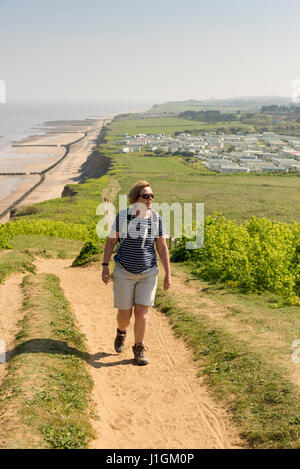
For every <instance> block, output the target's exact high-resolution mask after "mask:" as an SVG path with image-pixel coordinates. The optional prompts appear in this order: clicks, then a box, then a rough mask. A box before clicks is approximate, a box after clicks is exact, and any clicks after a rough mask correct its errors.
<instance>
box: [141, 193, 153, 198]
mask: <svg viewBox="0 0 300 469" xmlns="http://www.w3.org/2000/svg"><path fill="white" fill-rule="evenodd" d="M140 197H143V199H150V197H151V199H154V194H142V195H140Z"/></svg>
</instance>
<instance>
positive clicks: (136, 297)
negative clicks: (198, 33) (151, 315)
mask: <svg viewBox="0 0 300 469" xmlns="http://www.w3.org/2000/svg"><path fill="white" fill-rule="evenodd" d="M157 274H158V268H157V266H154V267H152V269H150V270H148V271H147V272H142V273H141V274H133V273H131V272H128V270H126V269H124V267H122V266H121V265H120V264H118V263H117V262H116V265H115V269H114V275H113V290H114V308H118V309H130V308H132V306H133V305H135V304H138V305H146V306H153V305H154V299H155V293H156V288H157Z"/></svg>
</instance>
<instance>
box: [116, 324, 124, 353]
mask: <svg viewBox="0 0 300 469" xmlns="http://www.w3.org/2000/svg"><path fill="white" fill-rule="evenodd" d="M125 338H126V332H120V331H119V329H117V335H116V338H115V343H114V346H115V351H116V352H117V353H121V352H123V349H124V344H125Z"/></svg>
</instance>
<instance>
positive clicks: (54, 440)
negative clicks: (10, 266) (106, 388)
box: [0, 274, 93, 449]
mask: <svg viewBox="0 0 300 469" xmlns="http://www.w3.org/2000/svg"><path fill="white" fill-rule="evenodd" d="M22 288H23V291H24V304H23V313H24V319H22V321H21V322H20V332H19V334H18V335H17V340H16V344H15V348H14V350H13V351H10V352H9V353H8V357H9V369H8V373H7V375H6V377H5V378H4V381H3V385H2V387H1V395H0V415H1V423H2V426H1V430H0V442H1V447H2V448H33V449H34V448H41V449H43V448H52V449H79V448H86V447H87V446H88V442H89V441H90V439H91V438H92V437H93V430H92V426H91V423H90V418H91V417H92V415H93V404H92V402H91V398H90V393H91V389H92V385H93V383H92V379H91V377H90V376H89V374H88V373H87V370H86V366H85V359H86V356H87V355H86V352H85V342H84V337H83V335H82V334H81V333H80V332H79V331H78V329H77V325H76V323H75V319H74V315H73V313H72V311H71V309H70V305H69V303H68V302H67V300H66V299H65V297H64V295H63V291H62V289H61V287H60V285H59V279H58V278H57V277H56V276H55V275H53V274H39V275H27V276H25V277H24V279H23V284H22Z"/></svg>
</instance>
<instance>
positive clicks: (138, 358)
mask: <svg viewBox="0 0 300 469" xmlns="http://www.w3.org/2000/svg"><path fill="white" fill-rule="evenodd" d="M132 350H133V353H134V359H135V362H136V364H137V365H148V363H149V360H148V359H147V358H146V357H145V355H144V352H145V350H146V347H145V346H144V345H143V344H141V343H139V344H134V345H133V346H132Z"/></svg>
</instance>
